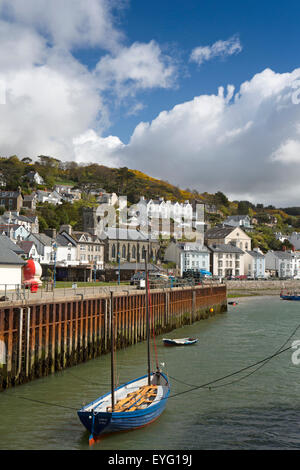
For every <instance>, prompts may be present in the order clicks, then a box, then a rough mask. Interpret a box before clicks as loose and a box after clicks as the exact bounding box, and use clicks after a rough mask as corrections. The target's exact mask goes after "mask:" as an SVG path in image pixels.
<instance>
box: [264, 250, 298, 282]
mask: <svg viewBox="0 0 300 470" xmlns="http://www.w3.org/2000/svg"><path fill="white" fill-rule="evenodd" d="M265 260H266V271H267V272H268V273H270V275H273V276H276V277H279V278H281V279H292V278H295V277H298V278H299V277H300V254H299V253H297V252H293V251H273V250H269V251H268V252H267V253H266V255H265Z"/></svg>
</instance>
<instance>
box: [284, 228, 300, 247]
mask: <svg viewBox="0 0 300 470" xmlns="http://www.w3.org/2000/svg"><path fill="white" fill-rule="evenodd" d="M285 239H287V240H288V241H289V242H290V243H291V244H292V245H293V246H294V248H295V250H300V232H293V233H292V234H291V235H288V236H285Z"/></svg>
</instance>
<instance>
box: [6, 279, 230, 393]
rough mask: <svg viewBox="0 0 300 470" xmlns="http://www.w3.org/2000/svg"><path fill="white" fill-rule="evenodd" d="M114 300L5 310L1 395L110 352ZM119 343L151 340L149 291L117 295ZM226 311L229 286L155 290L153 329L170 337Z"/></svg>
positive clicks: (49, 303) (91, 299)
mask: <svg viewBox="0 0 300 470" xmlns="http://www.w3.org/2000/svg"><path fill="white" fill-rule="evenodd" d="M110 301H111V299H110V296H109V295H107V294H106V295H104V294H103V295H97V296H89V297H87V296H86V297H85V298H83V296H82V297H78V296H77V297H74V296H72V297H68V298H65V299H60V300H59V301H56V300H53V301H50V300H49V301H45V302H44V303H41V300H36V301H34V300H31V301H29V302H28V301H27V302H26V301H16V302H14V305H11V303H9V302H3V303H1V305H0V390H4V389H6V388H8V387H12V386H14V385H18V384H22V383H25V382H28V381H30V380H33V379H35V378H38V377H42V376H46V375H49V374H51V373H53V372H55V371H59V370H62V369H65V368H66V367H70V366H72V365H75V364H78V363H80V362H84V361H87V360H88V359H92V358H95V357H97V356H99V355H101V354H105V353H107V352H109V350H110V343H111V338H110V331H111V330H110V318H109V311H110ZM113 302H114V305H113V311H114V312H115V342H116V347H117V348H124V347H127V346H129V345H131V344H135V343H137V342H139V341H144V340H145V339H146V301H145V291H143V290H139V291H128V292H116V293H115V294H114V297H113ZM226 310H227V297H226V286H225V285H214V286H205V287H193V288H192V287H185V288H174V289H156V290H151V295H150V298H149V311H150V323H151V324H150V328H151V334H152V332H153V330H154V331H155V333H156V334H162V333H165V332H167V331H171V330H173V329H175V328H178V327H180V326H183V325H187V324H191V323H193V322H195V321H197V320H201V319H205V318H208V317H209V316H210V315H215V314H216V313H222V312H224V311H226Z"/></svg>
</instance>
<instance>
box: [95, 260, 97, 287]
mask: <svg viewBox="0 0 300 470" xmlns="http://www.w3.org/2000/svg"><path fill="white" fill-rule="evenodd" d="M96 273H97V264H96V261H95V262H94V282H96Z"/></svg>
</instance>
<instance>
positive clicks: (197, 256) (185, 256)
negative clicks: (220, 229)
mask: <svg viewBox="0 0 300 470" xmlns="http://www.w3.org/2000/svg"><path fill="white" fill-rule="evenodd" d="M164 260H165V261H172V262H173V263H176V268H177V269H178V271H179V273H180V276H182V275H183V273H184V272H185V271H198V272H199V271H201V270H204V271H210V250H209V249H208V248H207V247H206V246H205V245H203V244H201V243H192V242H186V243H184V242H178V243H175V242H171V243H170V244H169V245H168V247H167V248H166V250H165V253H164Z"/></svg>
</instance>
